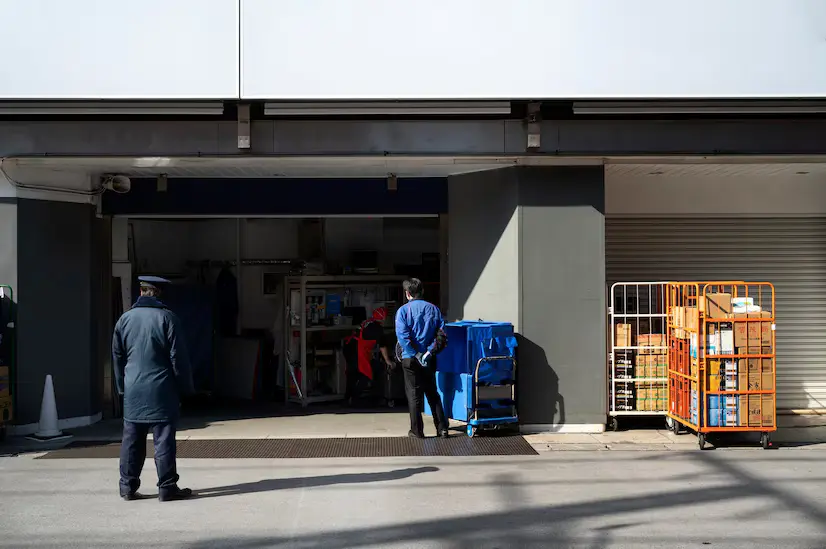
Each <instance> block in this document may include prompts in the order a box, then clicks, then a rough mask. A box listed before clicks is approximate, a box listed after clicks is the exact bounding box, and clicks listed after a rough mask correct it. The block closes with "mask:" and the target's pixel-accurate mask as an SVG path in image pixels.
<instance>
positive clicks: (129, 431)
mask: <svg viewBox="0 0 826 549" xmlns="http://www.w3.org/2000/svg"><path fill="white" fill-rule="evenodd" d="M150 430H151V431H152V437H153V438H154V443H155V468H156V469H157V470H158V488H159V489H160V491H161V492H164V491H165V490H172V489H175V488H176V487H177V486H178V470H177V466H176V464H175V450H176V447H175V425H174V424H172V423H133V422H131V421H126V420H124V422H123V442H121V446H120V495H122V496H125V495H127V494H133V493H135V492H137V491H138V488H140V486H141V471H142V470H143V462H144V461H146V437H147V435H149V431H150Z"/></svg>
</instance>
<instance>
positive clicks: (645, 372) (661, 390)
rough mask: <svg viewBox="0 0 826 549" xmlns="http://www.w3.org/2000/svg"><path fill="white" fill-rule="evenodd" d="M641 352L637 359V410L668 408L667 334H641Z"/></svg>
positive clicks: (639, 338) (652, 410) (653, 410)
mask: <svg viewBox="0 0 826 549" xmlns="http://www.w3.org/2000/svg"><path fill="white" fill-rule="evenodd" d="M637 345H638V346H639V348H640V349H639V354H638V355H637V360H636V369H635V377H637V378H643V380H642V381H637V383H636V385H637V410H640V411H644V412H656V411H660V410H666V409H667V399H668V386H667V381H666V380H665V377H666V375H667V369H668V356H667V355H666V348H665V346H666V336H665V334H641V335H640V336H639V337H638V343H637Z"/></svg>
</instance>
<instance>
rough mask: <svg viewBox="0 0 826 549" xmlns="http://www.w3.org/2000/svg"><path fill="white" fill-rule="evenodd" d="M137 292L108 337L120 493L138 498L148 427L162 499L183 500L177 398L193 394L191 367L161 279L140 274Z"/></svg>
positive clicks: (186, 491)
mask: <svg viewBox="0 0 826 549" xmlns="http://www.w3.org/2000/svg"><path fill="white" fill-rule="evenodd" d="M139 280H140V286H141V295H140V297H139V298H138V300H137V301H136V302H135V304H134V305H133V306H132V308H131V309H129V310H128V311H126V312H125V313H124V314H123V316H121V317H120V319H119V320H118V323H117V324H116V325H115V334H114V336H113V338H112V364H113V366H114V370H115V372H114V374H115V383H116V385H117V390H118V394H120V395H121V396H123V442H122V443H121V451H120V495H121V497H122V498H123V499H124V500H127V501H131V500H134V499H139V498H140V497H141V496H140V495H139V494H138V488H139V487H140V484H141V481H140V476H141V470H142V469H143V463H144V461H145V460H146V437H147V435H148V434H149V432H150V431H151V432H152V435H153V438H154V444H155V467H156V468H157V470H158V489H159V499H160V500H161V501H172V500H178V499H185V498H187V497H189V496H191V495H192V490H190V489H188V488H179V487H178V478H179V477H178V472H177V466H176V463H175V451H176V446H175V425H176V422H177V420H178V414H179V411H180V397H181V396H185V395H189V394H192V393H194V391H195V389H194V384H193V381H192V371H191V369H190V365H189V358H188V356H187V352H186V344H185V341H184V334H183V330H182V329H181V326H180V321H179V320H178V317H177V316H175V314H174V313H172V311H170V310H169V309H168V308H167V307H166V305H164V304H163V302H162V301H161V300H160V299H159V297H160V294H161V291H160V287H159V285H160V284H166V283H168V282H169V281H167V280H164V279H162V278H158V277H141V278H140V279H139Z"/></svg>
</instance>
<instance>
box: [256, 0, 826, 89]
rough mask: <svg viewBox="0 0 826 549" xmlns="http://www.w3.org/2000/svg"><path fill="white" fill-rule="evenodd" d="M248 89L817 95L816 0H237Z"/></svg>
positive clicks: (824, 53)
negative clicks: (446, 0)
mask: <svg viewBox="0 0 826 549" xmlns="http://www.w3.org/2000/svg"><path fill="white" fill-rule="evenodd" d="M240 2H241V27H242V48H241V52H242V58H241V59H242V60H241V70H242V75H241V76H242V78H241V95H242V97H243V98H249V99H304V100H321V99H522V98H524V99H546V98H568V99H587V98H710V97H714V98H783V97H824V96H826V71H824V70H823V68H824V67H826V2H823V0H794V1H789V0H725V1H723V2H720V1H719V0H693V1H691V2H685V1H684V2H663V1H661V0H623V1H622V2H606V1H605V0H577V1H572V0H513V1H512V2H502V1H501V0H451V1H450V2H445V1H444V0H420V1H418V2H407V1H403V0H348V1H347V2H342V1H340V0H280V1H278V2H273V1H272V0H240Z"/></svg>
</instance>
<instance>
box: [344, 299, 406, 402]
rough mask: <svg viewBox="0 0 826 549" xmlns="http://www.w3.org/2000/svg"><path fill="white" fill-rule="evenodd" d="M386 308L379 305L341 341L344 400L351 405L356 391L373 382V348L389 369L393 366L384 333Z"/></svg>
mask: <svg viewBox="0 0 826 549" xmlns="http://www.w3.org/2000/svg"><path fill="white" fill-rule="evenodd" d="M385 318H387V309H385V308H384V307H379V308H378V309H376V310H375V311H373V316H372V317H371V318H369V319H367V320H365V321H364V322H363V323H362V324H361V326H360V327H359V331H358V332H357V333H354V334H353V335H351V336H349V337H347V338H346V339H345V340H344V360H345V362H346V366H347V370H346V374H347V391H346V394H345V400H346V402H347V404H349V405H352V404H353V403H354V401H355V399H356V398H357V397H358V396H359V393H361V392H362V391H364V390H365V389H367V388H370V387H372V386H373V385H374V379H373V378H374V375H373V362H374V356H375V351H376V348H378V350H379V353H380V354H381V359H382V361H383V362H384V364H386V365H387V367H388V368H393V367H395V362H393V359H392V358H390V351H389V349H388V344H387V337H386V335H385V333H384V326H383V323H384V319H385Z"/></svg>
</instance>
